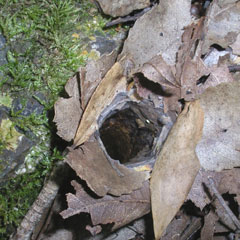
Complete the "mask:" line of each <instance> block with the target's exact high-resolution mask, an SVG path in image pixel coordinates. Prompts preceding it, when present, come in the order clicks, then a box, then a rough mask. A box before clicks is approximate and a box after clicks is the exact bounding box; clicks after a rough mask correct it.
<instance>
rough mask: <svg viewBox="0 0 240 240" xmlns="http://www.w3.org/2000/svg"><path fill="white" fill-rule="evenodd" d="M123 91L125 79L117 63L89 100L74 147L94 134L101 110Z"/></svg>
mask: <svg viewBox="0 0 240 240" xmlns="http://www.w3.org/2000/svg"><path fill="white" fill-rule="evenodd" d="M125 90H126V78H125V77H124V76H123V69H122V67H121V65H120V64H119V63H118V62H117V63H115V64H114V65H113V67H112V68H111V69H110V70H109V71H108V73H107V74H106V76H105V77H104V78H103V80H102V81H101V83H100V84H99V85H98V87H97V89H96V90H95V92H94V93H93V95H92V97H91V99H90V100H89V103H88V105H87V107H86V109H85V111H84V113H83V116H82V119H81V122H80V125H79V127H78V130H77V134H76V136H75V139H74V144H75V145H76V146H77V145H80V144H82V143H83V142H85V141H86V140H87V139H88V138H89V137H90V136H91V135H92V134H93V133H94V132H95V130H96V129H97V119H98V117H99V115H100V114H101V112H102V111H103V109H104V108H105V107H107V106H108V105H109V104H110V103H111V102H112V100H113V99H114V97H115V96H116V95H117V94H118V93H119V92H121V91H125Z"/></svg>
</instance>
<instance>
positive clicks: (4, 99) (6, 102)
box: [0, 93, 12, 108]
mask: <svg viewBox="0 0 240 240" xmlns="http://www.w3.org/2000/svg"><path fill="white" fill-rule="evenodd" d="M1 105H2V106H5V107H9V108H10V107H11V105H12V98H11V97H10V96H9V95H7V94H3V93H1V94H0V106H1Z"/></svg>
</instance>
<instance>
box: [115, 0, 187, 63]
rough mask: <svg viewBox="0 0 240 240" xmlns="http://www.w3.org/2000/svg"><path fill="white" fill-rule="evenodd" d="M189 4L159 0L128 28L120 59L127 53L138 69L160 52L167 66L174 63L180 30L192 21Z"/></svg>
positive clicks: (180, 34) (176, 0)
mask: <svg viewBox="0 0 240 240" xmlns="http://www.w3.org/2000/svg"><path fill="white" fill-rule="evenodd" d="M190 7H191V2H190V1H189V0H180V1H179V0H170V1H160V3H159V4H157V5H156V6H154V7H153V8H152V9H151V10H150V11H149V12H147V13H146V14H144V15H143V16H142V17H141V18H139V19H138V20H137V21H136V23H135V24H134V26H133V28H132V29H130V31H129V35H128V38H127V40H126V41H125V43H124V47H123V51H122V53H121V55H120V56H119V59H120V58H122V57H124V56H125V55H126V56H127V59H129V58H130V59H131V60H132V61H133V62H134V64H135V66H136V68H139V67H141V66H142V65H143V64H144V63H146V62H148V61H149V60H150V59H152V58H153V57H154V56H156V54H161V55H162V57H163V59H164V61H165V62H166V63H167V64H168V65H174V64H175V61H176V53H177V51H178V49H179V46H180V44H181V36H182V33H183V31H184V30H183V29H184V27H186V26H187V25H189V24H190V23H191V15H190ZM179 9H181V11H179ZM173 16H174V17H173ZM143 33H144V34H143Z"/></svg>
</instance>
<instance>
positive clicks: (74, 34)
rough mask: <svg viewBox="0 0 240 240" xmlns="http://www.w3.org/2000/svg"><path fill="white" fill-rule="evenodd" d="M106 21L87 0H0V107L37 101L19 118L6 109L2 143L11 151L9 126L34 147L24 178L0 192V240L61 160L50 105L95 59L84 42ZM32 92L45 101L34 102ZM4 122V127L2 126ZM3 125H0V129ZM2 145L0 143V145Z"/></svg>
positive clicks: (99, 31) (99, 29) (27, 160)
mask: <svg viewBox="0 0 240 240" xmlns="http://www.w3.org/2000/svg"><path fill="white" fill-rule="evenodd" d="M107 21H108V19H104V18H102V17H101V16H100V15H99V13H98V12H97V10H96V8H95V6H94V5H93V4H91V3H90V2H89V1H88V0H83V1H78V0H62V1H59V0H43V1H37V0H9V1H5V0H4V1H3V0H0V31H1V33H2V34H3V35H4V37H5V38H6V46H5V51H7V60H8V63H7V64H5V65H2V66H0V72H1V73H2V74H0V92H4V93H5V95H1V96H0V104H2V105H5V106H7V107H9V108H10V107H11V99H14V98H16V97H19V95H21V93H24V94H27V95H28V96H30V97H31V96H32V97H34V98H35V99H37V100H38V101H39V102H40V103H41V104H42V105H43V106H44V111H43V113H42V114H40V115H37V114H34V113H33V114H31V115H30V116H22V115H21V111H19V112H15V111H14V110H13V109H12V110H11V115H10V118H11V121H12V123H11V126H10V125H8V124H9V123H8V124H7V125H8V128H7V129H8V131H7V132H5V133H1V134H4V136H5V140H4V142H5V143H7V144H8V146H9V147H14V144H13V143H14V142H15V140H16V139H17V138H16V137H15V138H12V140H13V139H14V141H12V140H11V141H10V139H11V138H9V136H15V135H16V133H15V132H14V130H13V128H12V127H13V126H15V125H17V126H18V127H19V128H20V129H21V130H22V131H23V132H25V133H26V132H31V133H33V134H34V136H35V137H36V138H37V142H38V144H37V145H36V146H35V147H33V148H32V149H31V152H30V153H29V154H28V155H27V157H26V164H25V166H24V167H23V168H22V169H21V170H20V171H19V172H21V173H24V172H27V173H25V174H22V175H19V176H17V177H16V178H13V179H9V181H8V183H7V184H6V185H5V186H3V187H1V189H0V239H8V237H9V235H10V233H11V232H12V231H13V230H14V229H15V228H16V227H17V226H18V224H19V223H20V221H21V219H22V218H23V216H24V215H25V214H26V212H27V210H28V208H29V207H30V206H31V204H32V202H33V201H34V199H35V198H36V196H37V195H38V193H39V191H40V189H41V187H42V183H43V180H44V178H45V176H46V175H47V174H48V173H49V171H50V170H51V169H52V166H53V165H54V162H55V161H56V160H59V159H62V156H61V155H62V154H61V149H60V148H59V147H58V149H57V148H56V147H55V146H57V145H58V144H57V143H56V141H57V140H56V136H55V135H54V132H55V129H54V125H53V124H52V123H51V121H52V118H53V116H52V115H53V114H52V113H53V104H54V102H55V101H56V99H57V98H58V97H59V96H60V95H61V94H62V93H63V90H64V85H65V83H66V81H67V80H68V79H69V78H70V77H71V76H72V75H73V74H74V73H75V72H76V71H77V69H78V68H79V67H80V66H84V65H85V64H86V61H87V59H88V58H91V57H92V58H95V57H96V56H95V54H93V53H91V52H90V53H88V52H87V51H86V49H85V48H86V46H87V41H86V39H94V36H95V34H96V33H98V34H101V35H106V34H108V35H112V34H114V33H115V31H114V30H112V29H111V30H107V31H104V30H103V29H102V27H103V26H104V24H105V23H106V22H107ZM36 92H38V93H39V92H40V93H41V94H43V95H44V96H45V100H43V99H39V98H38V97H36V96H37V94H36ZM6 123H7V122H5V123H4V124H6ZM1 126H2V125H1ZM0 144H1V143H0Z"/></svg>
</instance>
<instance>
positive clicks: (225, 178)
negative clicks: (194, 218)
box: [187, 168, 240, 210]
mask: <svg viewBox="0 0 240 240" xmlns="http://www.w3.org/2000/svg"><path fill="white" fill-rule="evenodd" d="M239 176H240V169H239V168H234V169H231V170H224V171H221V172H215V171H207V170H204V169H203V168H201V169H200V171H199V172H198V175H197V176H196V178H195V180H194V183H193V185H192V188H191V191H190V192H189V194H188V197H187V199H189V200H191V201H192V202H193V203H194V204H195V205H196V206H197V207H199V208H200V209H201V210H202V209H203V208H204V207H205V206H206V205H207V204H209V203H210V202H211V199H210V198H209V195H208V193H207V192H206V186H207V181H208V177H212V178H213V179H214V182H215V184H216V188H217V189H218V191H219V193H220V194H224V193H227V192H229V193H230V194H236V195H237V196H236V198H237V197H238V196H240V183H239Z"/></svg>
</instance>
